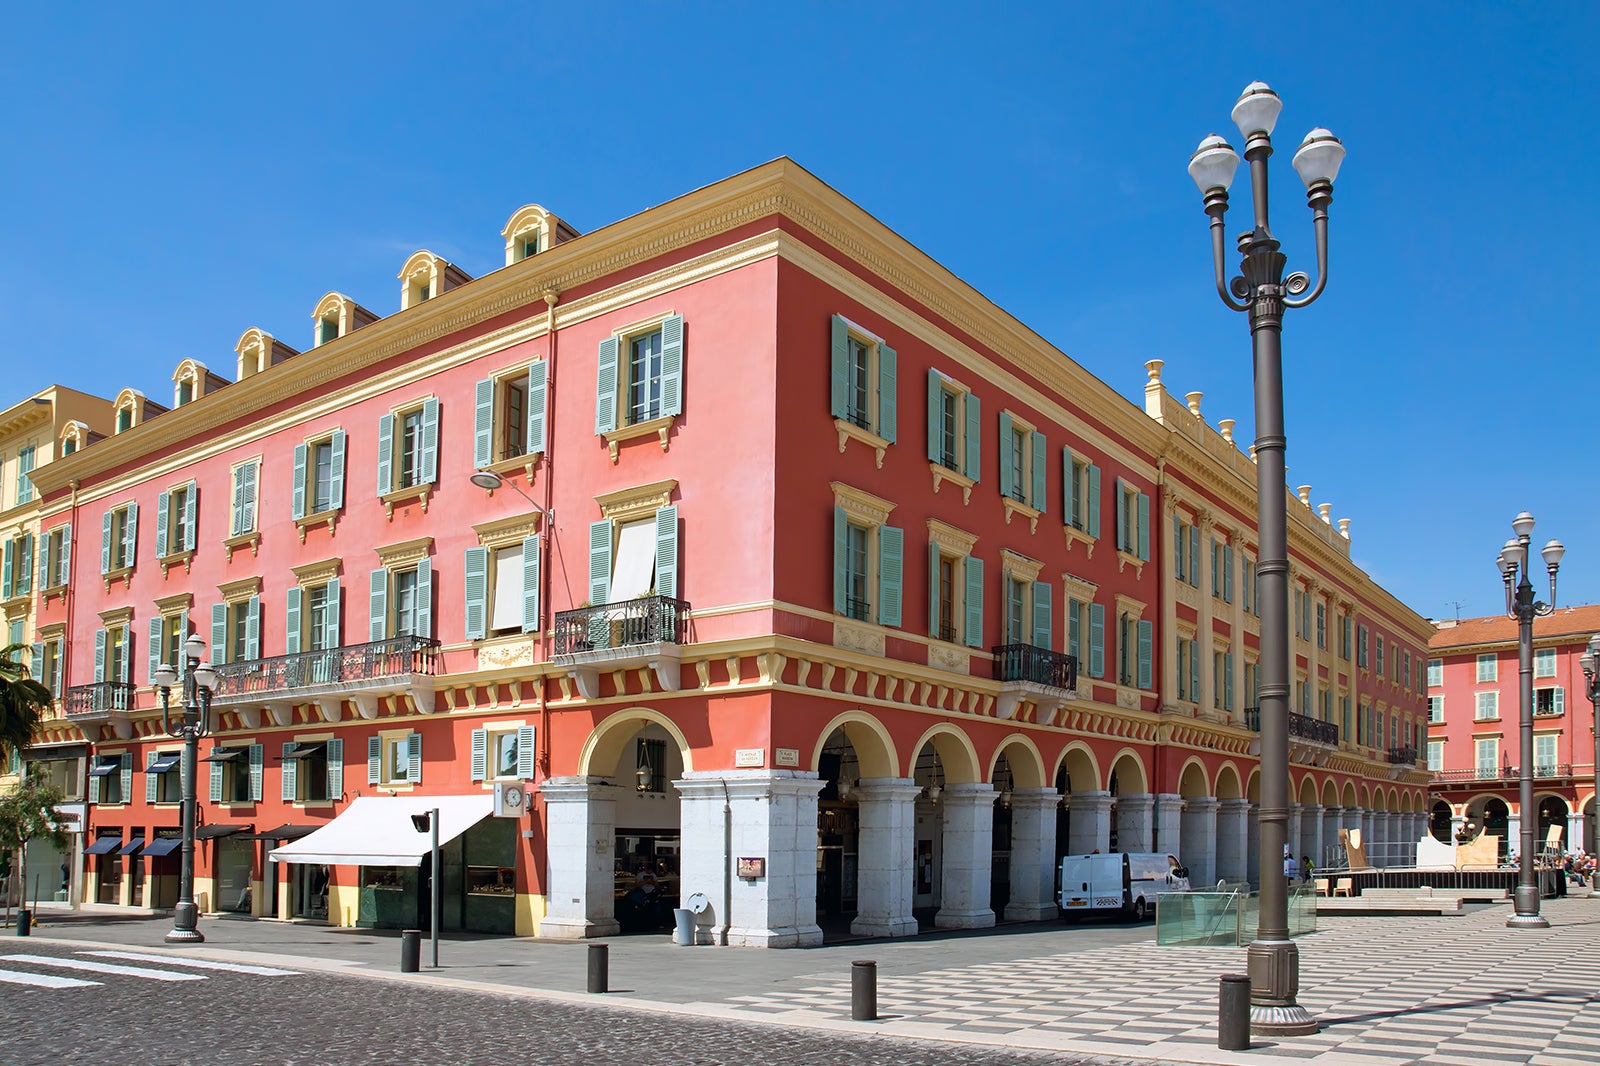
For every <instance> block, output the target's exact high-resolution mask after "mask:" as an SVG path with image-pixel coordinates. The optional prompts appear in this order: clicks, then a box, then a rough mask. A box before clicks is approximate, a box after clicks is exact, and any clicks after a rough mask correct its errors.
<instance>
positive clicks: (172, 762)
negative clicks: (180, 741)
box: [144, 753, 183, 774]
mask: <svg viewBox="0 0 1600 1066" xmlns="http://www.w3.org/2000/svg"><path fill="white" fill-rule="evenodd" d="M182 758H183V756H182V755H179V754H176V753H174V754H172V755H158V756H156V761H155V762H153V763H151V764H150V765H149V766H146V767H145V768H144V772H145V773H147V774H164V773H166V772H167V771H168V770H170V769H172V768H173V767H174V766H177V765H178V760H180V759H182Z"/></svg>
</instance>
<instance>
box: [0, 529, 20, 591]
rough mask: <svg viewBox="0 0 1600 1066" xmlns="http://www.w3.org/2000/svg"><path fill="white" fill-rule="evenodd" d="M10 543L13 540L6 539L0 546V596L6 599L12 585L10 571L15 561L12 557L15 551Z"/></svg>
mask: <svg viewBox="0 0 1600 1066" xmlns="http://www.w3.org/2000/svg"><path fill="white" fill-rule="evenodd" d="M12 545H13V542H12V541H10V540H7V541H6V542H5V545H4V547H3V548H0V597H4V598H5V599H8V600H9V599H10V598H11V595H12V589H13V587H14V582H13V581H12V580H11V571H12V568H13V566H14V565H15V562H16V560H15V558H14V557H15V555H16V553H15V552H14V551H13V550H12Z"/></svg>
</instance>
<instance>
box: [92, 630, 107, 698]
mask: <svg viewBox="0 0 1600 1066" xmlns="http://www.w3.org/2000/svg"><path fill="white" fill-rule="evenodd" d="M105 679H106V631H105V630H103V629H97V630H95V631H94V683H95V684H97V685H98V684H101V683H102V682H104V681H105Z"/></svg>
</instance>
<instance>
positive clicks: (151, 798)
mask: <svg viewBox="0 0 1600 1066" xmlns="http://www.w3.org/2000/svg"><path fill="white" fill-rule="evenodd" d="M155 764H156V753H155V752H153V751H147V752H145V753H144V801H145V802H146V803H154V802H155V801H156V794H157V786H158V785H160V784H161V775H160V774H153V773H151V772H150V767H152V766H154V765H155Z"/></svg>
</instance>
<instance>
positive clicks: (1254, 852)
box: [1244, 803, 1261, 888]
mask: <svg viewBox="0 0 1600 1066" xmlns="http://www.w3.org/2000/svg"><path fill="white" fill-rule="evenodd" d="M1245 841H1246V843H1245V853H1244V858H1245V880H1246V881H1249V882H1250V883H1251V884H1252V885H1255V886H1256V887H1257V888H1260V887H1261V805H1260V804H1258V803H1252V804H1250V813H1249V814H1248V815H1246V816H1245Z"/></svg>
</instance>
